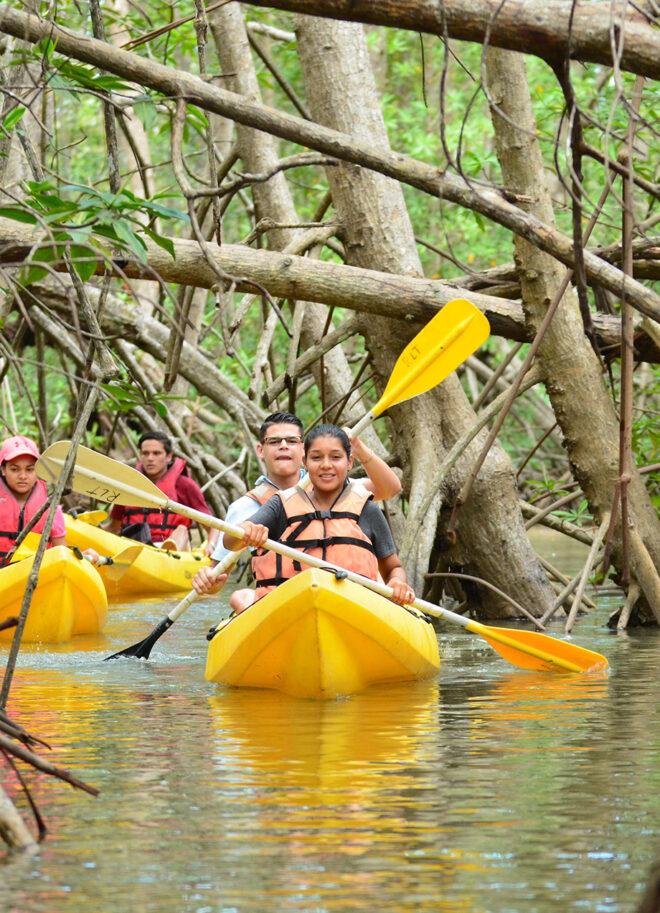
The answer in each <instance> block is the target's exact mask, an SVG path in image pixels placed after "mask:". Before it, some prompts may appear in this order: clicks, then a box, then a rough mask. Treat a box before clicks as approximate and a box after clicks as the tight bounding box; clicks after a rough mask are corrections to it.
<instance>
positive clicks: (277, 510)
mask: <svg viewBox="0 0 660 913" xmlns="http://www.w3.org/2000/svg"><path fill="white" fill-rule="evenodd" d="M352 463H353V461H352V457H351V446H350V443H349V440H348V437H347V436H346V433H345V432H344V431H342V429H341V428H338V427H337V426H336V425H320V426H319V427H317V428H315V429H314V430H313V431H311V432H310V434H308V436H307V439H306V441H305V468H306V470H307V472H308V473H309V476H310V479H311V483H312V484H311V486H310V488H309V489H307V491H303V490H302V489H300V488H298V487H296V488H293V489H288V491H284V492H278V493H277V494H276V495H274V496H273V497H272V498H271V499H270V500H269V501H268V502H267V503H266V504H265V505H264V506H263V507H261V508H260V509H259V510H258V511H257V512H256V513H255V514H254V516H253V517H252V518H251V519H250V520H248V521H246V522H244V523H241V524H240V525H241V527H242V529H243V530H244V531H245V535H244V537H243V538H242V539H238V538H236V537H234V536H230V535H228V534H227V535H225V537H224V544H225V546H226V547H227V548H229V549H232V550H233V551H237V550H238V549H240V548H242V547H243V546H245V545H248V546H252V547H254V548H260V547H262V546H263V545H264V543H265V542H266V539H268V538H270V539H277V540H280V541H281V542H283V543H286V544H287V545H291V546H292V547H293V548H300V549H301V550H303V551H307V552H309V553H310V554H312V555H317V556H319V557H321V558H324V559H327V560H328V561H331V562H332V563H333V564H339V565H340V566H341V567H345V568H347V570H351V571H355V572H357V573H362V574H363V576H368V577H371V579H373V580H375V579H377V576H378V573H379V572H380V574H381V576H382V578H383V580H384V581H385V583H386V584H387V586H389V587H391V588H392V591H393V594H392V599H393V600H394V601H395V602H398V603H401V604H404V603H409V602H412V601H413V600H414V598H415V594H414V592H413V590H412V588H411V587H410V586H409V584H408V581H407V578H406V573H405V571H404V569H403V567H402V566H401V562H400V561H399V557H398V555H397V553H396V548H395V546H394V541H393V539H392V534H391V532H390V529H389V526H388V525H387V521H386V520H385V517H384V515H383V514H382V512H381V511H380V510H379V509H378V508H377V507H376V506H375V505H374V504H372V503H371V494H370V493H369V492H368V491H366V489H364V488H362V487H360V486H356V485H355V483H354V484H353V485H351V486H349V485H348V481H347V475H348V472H349V470H350V468H351V466H352ZM321 512H322V513H323V516H320V513H321ZM253 567H254V571H255V577H256V579H257V591H256V595H255V596H253V597H252V599H249V601H248V599H245V600H244V601H243V600H242V601H241V602H242V604H234V603H232V601H231V600H230V605H231V606H232V608H233V609H234V611H235V612H241V611H243V610H244V609H246V608H248V606H249V605H251V604H252V602H253V601H254V599H255V598H257V599H258V598H260V597H261V596H263V595H265V593H267V592H268V591H269V590H270V589H272V588H273V587H275V586H277V585H278V584H279V583H280V582H282V581H283V580H286V579H288V578H289V577H292V576H294V575H295V574H297V573H300V571H302V570H304V567H305V566H304V565H303V564H299V563H298V562H292V561H291V560H290V559H287V558H284V557H283V556H278V555H276V554H275V553H274V552H271V551H269V550H266V551H262V552H261V553H260V554H258V555H257V556H256V557H255V558H254V559H253ZM242 592H243V593H245V591H242ZM233 595H236V594H232V596H233Z"/></svg>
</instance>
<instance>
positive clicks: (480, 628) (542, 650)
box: [465, 621, 608, 672]
mask: <svg viewBox="0 0 660 913" xmlns="http://www.w3.org/2000/svg"><path fill="white" fill-rule="evenodd" d="M465 627H466V629H467V630H468V631H472V632H473V633H474V634H480V635H481V637H483V638H484V640H485V641H487V642H488V643H489V644H490V645H491V647H492V648H493V650H496V651H497V653H499V654H500V656H501V657H502V658H503V659H506V660H507V661H508V662H510V663H512V664H513V665H514V666H518V667H519V668H520V669H532V670H533V671H535V672H557V671H560V672H600V671H602V670H603V669H607V666H608V662H607V659H606V658H605V657H604V656H603V655H602V654H600V653H595V652H594V651H593V650H587V649H585V648H584V647H578V646H576V645H575V644H571V643H567V642H566V641H565V640H556V639H555V638H554V637H549V636H548V635H547V634H540V633H539V632H538V631H516V630H513V629H511V628H494V627H491V626H490V625H482V624H479V622H476V621H469V622H468V624H467V625H466V626H465Z"/></svg>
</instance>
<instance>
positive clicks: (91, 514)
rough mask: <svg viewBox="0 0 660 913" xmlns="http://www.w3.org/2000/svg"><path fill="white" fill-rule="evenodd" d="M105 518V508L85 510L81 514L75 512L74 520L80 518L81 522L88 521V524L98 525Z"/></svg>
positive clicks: (106, 513) (106, 515) (106, 516)
mask: <svg viewBox="0 0 660 913" xmlns="http://www.w3.org/2000/svg"><path fill="white" fill-rule="evenodd" d="M107 519H108V512H107V511H106V510H86V511H83V513H81V514H76V520H82V522H83V523H89V524H90V526H100V525H101V523H103V522H104V521H105V520H107Z"/></svg>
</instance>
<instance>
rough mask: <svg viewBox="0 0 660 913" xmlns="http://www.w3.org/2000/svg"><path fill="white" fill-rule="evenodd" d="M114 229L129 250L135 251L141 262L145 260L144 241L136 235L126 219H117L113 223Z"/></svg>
mask: <svg viewBox="0 0 660 913" xmlns="http://www.w3.org/2000/svg"><path fill="white" fill-rule="evenodd" d="M113 228H114V230H115V234H116V235H117V238H118V239H119V240H120V241H121V242H122V243H123V244H125V245H126V247H127V248H128V249H129V250H131V251H133V253H134V254H135V255H136V256H137V257H139V258H140V260H144V251H145V244H144V241H142V239H141V238H139V237H138V236H137V235H136V234H135V232H134V231H133V229H132V228H131V226H130V225H129V224H128V222H127V221H126V219H117V221H116V222H113Z"/></svg>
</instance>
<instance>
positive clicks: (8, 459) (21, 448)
mask: <svg viewBox="0 0 660 913" xmlns="http://www.w3.org/2000/svg"><path fill="white" fill-rule="evenodd" d="M38 459H39V448H38V447H37V445H36V443H35V442H34V441H33V440H32V438H29V437H25V436H24V435H22V434H17V435H15V436H14V437H10V438H7V440H6V441H4V442H3V444H2V446H1V447H0V566H2V565H4V564H5V562H6V560H7V557H8V555H9V553H10V552H11V550H12V548H13V547H14V544H15V542H16V539H17V538H18V536H19V533H21V532H22V531H23V529H24V528H25V527H26V526H27V524H28V523H29V521H30V520H31V519H32V517H34V515H35V514H36V513H37V511H38V510H39V508H40V507H41V506H42V505H43V504H45V502H46V501H47V500H48V491H47V488H46V483H45V482H42V480H41V479H38V478H37V471H36V465H37V460H38ZM47 514H48V512H47V511H46V512H44V514H43V515H42V516H41V517H40V518H39V520H38V521H37V523H36V524H35V526H34V527H33V528H32V532H35V533H41V532H43V528H44V526H45V524H46V518H47ZM48 544H49V547H50V546H55V545H66V526H65V523H64V514H63V512H62V508H61V507H60V506H59V505H58V507H57V510H56V511H55V519H54V520H53V525H52V527H51V531H50V536H49V543H48ZM83 555H84V556H85V557H86V558H88V559H89V560H90V561H91V562H92V564H96V562H97V561H98V559H99V555H98V553H97V552H96V551H95V550H94V549H93V548H88V549H86V550H85V551H84V552H83Z"/></svg>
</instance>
